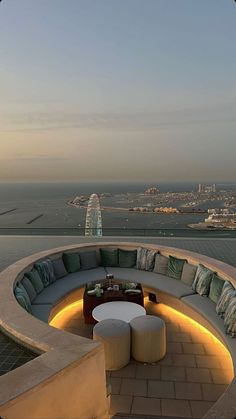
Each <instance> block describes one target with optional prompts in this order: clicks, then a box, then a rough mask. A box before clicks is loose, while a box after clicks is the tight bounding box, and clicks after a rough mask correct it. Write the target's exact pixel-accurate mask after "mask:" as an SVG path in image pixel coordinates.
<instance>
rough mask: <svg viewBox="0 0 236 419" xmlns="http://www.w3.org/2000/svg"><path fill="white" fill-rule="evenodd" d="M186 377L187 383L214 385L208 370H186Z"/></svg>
mask: <svg viewBox="0 0 236 419" xmlns="http://www.w3.org/2000/svg"><path fill="white" fill-rule="evenodd" d="M216 371H220V370H216ZM186 375H187V381H189V382H192V383H212V378H211V373H210V370H209V369H207V368H186Z"/></svg>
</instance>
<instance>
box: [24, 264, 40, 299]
mask: <svg viewBox="0 0 236 419" xmlns="http://www.w3.org/2000/svg"><path fill="white" fill-rule="evenodd" d="M25 276H26V277H27V278H29V280H30V281H31V283H32V285H33V287H34V289H35V291H36V292H37V294H39V293H40V292H41V291H43V289H44V286H43V281H42V279H41V277H40V275H39V273H38V271H36V269H32V271H30V272H26V273H25Z"/></svg>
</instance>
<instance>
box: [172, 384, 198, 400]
mask: <svg viewBox="0 0 236 419" xmlns="http://www.w3.org/2000/svg"><path fill="white" fill-rule="evenodd" d="M175 393H176V399H183V400H202V390H201V385H200V384H199V383H175Z"/></svg>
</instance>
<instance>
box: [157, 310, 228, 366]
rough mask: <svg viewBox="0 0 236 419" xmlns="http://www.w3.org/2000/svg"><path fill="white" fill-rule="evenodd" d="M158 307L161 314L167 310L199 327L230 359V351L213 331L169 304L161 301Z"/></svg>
mask: <svg viewBox="0 0 236 419" xmlns="http://www.w3.org/2000/svg"><path fill="white" fill-rule="evenodd" d="M158 307H160V308H161V310H162V312H163V314H165V312H166V314H167V313H168V311H169V312H171V313H172V314H174V315H176V316H179V317H182V318H183V319H185V320H188V322H189V323H191V324H192V325H193V326H194V327H195V328H196V329H199V330H200V331H201V332H203V333H205V334H206V335H209V336H210V337H211V338H212V339H213V340H214V342H215V343H216V344H219V345H220V346H221V347H222V348H223V349H224V350H225V351H226V352H227V353H228V354H229V356H230V359H231V355H230V352H229V350H228V349H227V347H226V346H225V345H224V344H223V343H222V342H221V341H220V340H219V339H218V338H217V337H216V336H215V335H213V333H212V332H210V330H208V329H206V327H204V326H202V325H201V324H200V323H198V322H197V321H196V320H193V319H192V318H191V317H189V316H187V315H186V314H183V313H181V312H180V311H178V310H176V309H174V308H172V307H170V306H167V305H165V304H163V303H160V304H158ZM160 314H161V313H160Z"/></svg>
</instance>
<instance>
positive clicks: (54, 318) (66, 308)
mask: <svg viewBox="0 0 236 419" xmlns="http://www.w3.org/2000/svg"><path fill="white" fill-rule="evenodd" d="M81 304H83V300H82V299H81V300H78V301H75V302H74V303H71V304H69V305H68V306H66V307H64V308H62V309H61V310H60V311H58V313H57V314H55V316H54V317H53V318H52V319H51V320H50V322H49V324H50V326H53V323H54V321H56V319H57V318H58V317H61V316H62V315H63V313H64V314H65V313H66V312H67V311H70V310H71V309H73V308H76V307H79V306H80V305H81Z"/></svg>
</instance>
